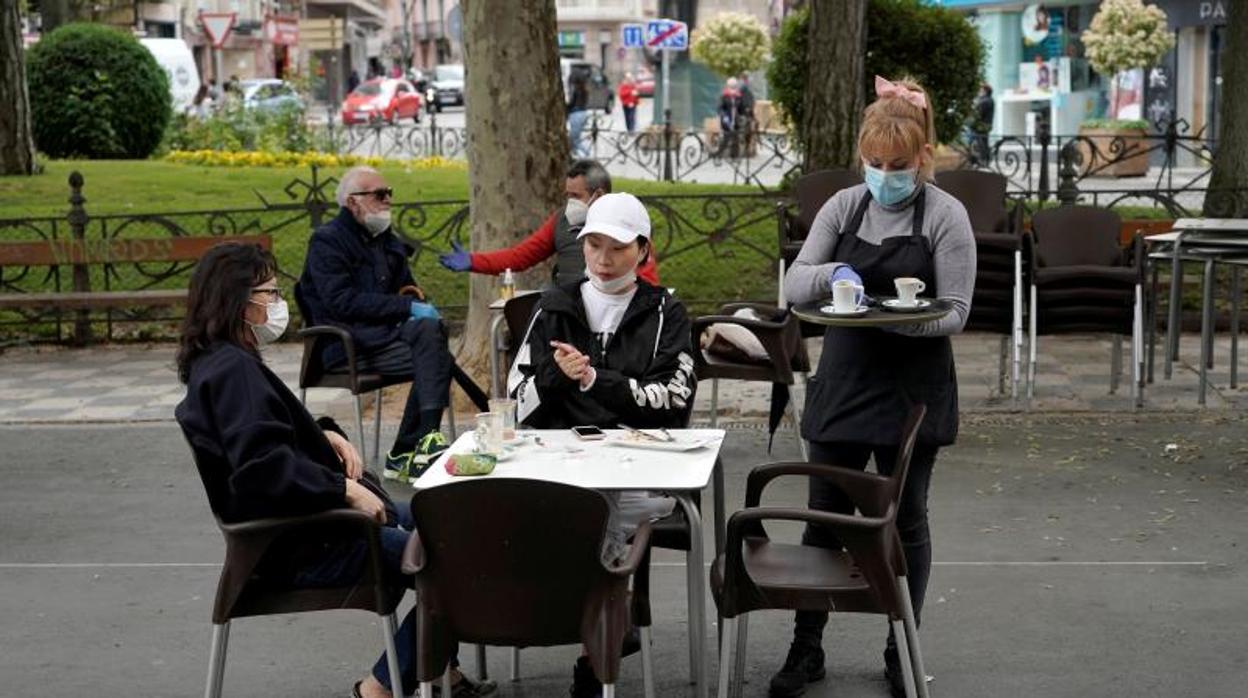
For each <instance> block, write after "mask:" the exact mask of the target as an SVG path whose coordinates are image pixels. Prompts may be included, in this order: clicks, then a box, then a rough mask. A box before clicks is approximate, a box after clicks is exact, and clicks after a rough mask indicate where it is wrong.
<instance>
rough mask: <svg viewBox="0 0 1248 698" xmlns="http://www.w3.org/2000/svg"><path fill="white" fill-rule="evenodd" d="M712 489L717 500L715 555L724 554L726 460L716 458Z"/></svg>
mask: <svg viewBox="0 0 1248 698" xmlns="http://www.w3.org/2000/svg"><path fill="white" fill-rule="evenodd" d="M711 489H712V490H713V496H714V499H715V531H714V533H715V554H716V555H719V554H720V553H722V552H724V515H725V512H726V511H727V509H726V508H725V504H724V498H725V496H724V458H723V456H716V457H715V469H714V470H713V471H711Z"/></svg>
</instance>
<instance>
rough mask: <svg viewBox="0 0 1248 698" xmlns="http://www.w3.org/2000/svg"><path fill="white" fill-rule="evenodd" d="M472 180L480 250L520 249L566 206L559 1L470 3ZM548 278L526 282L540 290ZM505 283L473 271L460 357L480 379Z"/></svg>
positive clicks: (523, 283)
mask: <svg viewBox="0 0 1248 698" xmlns="http://www.w3.org/2000/svg"><path fill="white" fill-rule="evenodd" d="M461 7H462V8H463V11H464V39H465V41H464V70H465V82H464V89H465V99H466V101H467V103H468V104H470V105H472V106H471V107H469V109H468V112H467V114H468V115H467V126H468V180H469V182H470V194H469V200H470V205H471V213H470V215H469V224H470V225H471V227H472V235H471V240H472V249H473V250H495V249H498V248H500V247H508V246H510V245H514V244H515V243H516V242H517V241H519V240H520V239H522V238H523V237H525V236H526V235H528V233H530V232H532V231H533V230H535V229H536V228H537V227H538V226H539V225H540V224H541V223H542V221H544V220H545V219H546V218H547V217H548V216H549V215H550V214H551V212H552V211H554V210H555V209H556V208H557V207H558V206H559V205H560V204H561V203H562V200H563V186H564V184H563V180H564V175H565V172H566V166H567V163H568V136H567V130H566V127H565V123H564V119H565V115H564V102H563V85H562V80H561V77H560V68H559V55H558V51H557V48H556V45H557V44H556V33H555V0H516V1H515V2H510V3H508V4H507V11H506V12H500V11H499V10H498V6H497V4H496V3H493V2H490V0H461ZM547 274H548V272H546V273H543V271H541V270H530V271H529V272H527V273H525V274H521V275H519V276H518V278H517V280H516V286H517V287H518V288H522V289H524V288H529V289H536V288H540V287H541V286H542V284H543V283H545V282H546V281H547V279H548V278H549V277H548V275H547ZM500 286H501V279H499V278H497V277H493V276H486V275H483V274H473V276H472V281H471V284H470V286H469V296H468V304H469V307H468V322H467V324H466V326H465V328H464V334H463V345H462V346H461V348H460V351H459V353H458V357H459V362H460V365H461V366H463V368H464V370H465V371H468V372H469V373H470V374H472V375H473V376H474V377H476V378H483V377H487V376H488V375H489V351H490V320H491V314H490V309H489V304H490V301H492V300H494V299H495V298H498V294H499V288H500Z"/></svg>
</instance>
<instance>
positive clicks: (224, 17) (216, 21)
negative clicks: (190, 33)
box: [199, 12, 238, 48]
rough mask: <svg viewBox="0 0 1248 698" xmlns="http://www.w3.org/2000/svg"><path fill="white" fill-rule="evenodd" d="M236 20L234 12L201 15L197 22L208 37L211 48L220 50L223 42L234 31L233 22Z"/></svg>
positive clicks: (236, 15)
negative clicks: (202, 25)
mask: <svg viewBox="0 0 1248 698" xmlns="http://www.w3.org/2000/svg"><path fill="white" fill-rule="evenodd" d="M237 18H238V13H236V12H222V13H217V14H208V13H203V14H201V15H200V16H199V21H200V22H203V24H204V33H205V34H207V35H208V40H209V41H211V42H212V46H213V48H221V47H222V46H224V45H225V40H226V39H228V38H230V32H231V31H233V30H234V21H235V20H236V19H237Z"/></svg>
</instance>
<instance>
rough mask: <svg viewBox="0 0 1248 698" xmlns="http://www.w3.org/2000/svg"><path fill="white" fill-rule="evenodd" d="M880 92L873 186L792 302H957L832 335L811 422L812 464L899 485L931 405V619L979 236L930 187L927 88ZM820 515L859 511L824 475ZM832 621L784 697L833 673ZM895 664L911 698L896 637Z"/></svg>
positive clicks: (915, 471)
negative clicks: (904, 450)
mask: <svg viewBox="0 0 1248 698" xmlns="http://www.w3.org/2000/svg"><path fill="white" fill-rule="evenodd" d="M875 91H876V96H877V99H876V101H875V102H873V103H872V104H871V105H870V106H868V107H867V109H866V111H865V113H864V114H863V120H862V129H861V131H860V132H859V134H858V152H859V156H860V157H861V160H862V168H863V175H864V177H863V179H864V180H865V184H862V185H858V186H856V187H852V188H850V189H845V190H842V191H840V192H838V193H837V194H836V195H835V196H833V197H832V198H831V199H830V200H829V201H828V202H827V203H826V204H824V206H823V208H821V209H820V210H819V214H818V216H816V218H815V222H814V225H813V226H812V228H811V232H810V236H809V237H807V238H806V242H805V244H804V245H803V246H802V251H801V253H800V254H799V255H798V257H797V261H796V262H795V263H794V264H793V267H792V268H791V269H790V270H789V273H788V275H787V276H786V277H785V280H784V292H785V296H786V297H787V298H788V301H789V302H790V303H803V302H807V301H812V300H816V299H820V298H826V297H828V296H830V295H831V293H832V283H833V282H834V281H839V280H842V279H847V280H850V281H853V282H854V283H856V284H859V285H862V286H863V287H865V289H866V293H867V294H868V295H870V296H874V297H880V296H890V295H894V294H895V293H896V291H895V287H894V283H893V280H894V279H896V278H899V277H915V278H918V279H921V280H922V281H923V283H924V284H925V285H926V288H927V289H935V295H936V296H937V297H939V298H941V299H944V300H946V301H949V302H950V303H951V304H952V306H953V310H952V311H951V312H950V313H949V314H948V315H946V316H944V317H942V318H941V319H939V320H933V321H931V322H927V323H922V324H918V325H906V326H896V327H887V328H851V327H829V328H828V330H827V332H826V333H825V334H824V338H823V353H822V355H821V356H820V360H819V370H818V372H817V375H816V376H815V377H814V378H812V379H810V381H809V383H808V384H807V389H806V410H805V415H804V417H803V419H802V436H803V437H804V438H805V439H807V440H808V441H809V442H810V459H811V461H812V462H815V463H831V464H835V465H838V466H843V467H847V468H857V469H859V470H862V469H864V468H865V467H866V464H867V460H868V459H870V458H872V457H874V459H875V468H876V471H877V472H879V473H880V474H883V475H887V474H889V473H890V472H891V471H892V468H893V465H894V462H895V460H896V457H897V449H898V446H899V444H900V441H901V432H902V427H903V423H904V421H905V419H906V416H907V414H908V412H909V410H910V407H911V406H912V405H914V404H916V403H922V404H925V405H926V406H927V418H926V419H925V420H924V422H923V425H922V427H921V428H920V431H919V437H918V443H917V444H916V446H915V449H914V453H913V456H912V458H911V461H910V472H909V475H908V477H907V479H906V484H905V489H904V491H903V492H902V495H901V506H900V508H899V510H898V514H897V528H898V531H899V533H900V534H901V541H902V546H903V549H904V554H905V558H906V567H907V569H908V570H909V583H910V596H911V600H912V602H913V604H914V613H915V618H916V620H917V618H918V617H919V613H920V611H921V609H922V608H923V597H924V595H925V592H926V590H927V581H928V576H929V574H930V572H931V564H932V546H931V539H930V537H929V534H928V525H927V490H928V483H929V482H930V481H931V475H932V466H933V465H934V463H935V462H936V454H937V451H938V450H939V449H940V447H941V446H945V445H948V444H952V443H953V442H954V438H955V437H956V436H957V432H958V387H957V379H956V377H955V373H954V367H953V351H952V347H951V346H950V341H949V336H950V335H953V334H956V333H958V332H960V331H961V330H962V327H963V325H964V324H965V323H966V318H967V316H968V314H969V313H970V307H971V291H972V289H973V288H974V287H975V238H974V235H973V234H972V232H971V224H970V221H969V219H968V218H967V215H966V210H965V209H964V208H963V207H962V204H960V203H958V201H957V200H956V199H954V198H953V197H952V196H950V195H949V194H947V193H945V192H943V191H941V190H940V189H938V188H936V187H935V186H934V185H933V184H931V183H930V182H931V178H932V167H933V151H932V146H933V143H934V142H935V139H934V136H935V133H934V128H933V125H932V111H931V106H930V103H929V101H928V98H927V94H926V93H925V92H924V90H923V88H922V87H920V86H919V85H918V84H917V83H915V82H912V81H909V80H901V81H898V82H896V83H894V82H889V81H888V80H885V79H883V78H881V77H878V76H877V77H876V79H875ZM809 506H810V508H811V509H816V510H821V511H832V512H840V513H852V512H853V505H852V503H850V501H849V500H848V499H847V498H846V497H845V496H844V495H843V494H841V492H840V491H839V490H838V489H837V488H836V487H835V486H833V485H832V484H830V483H829V482H827V481H825V480H823V479H820V478H817V477H812V478H811V479H810V495H809ZM802 544H803V545H814V546H819V547H824V548H834V549H838V550H839V549H840V548H841V544H840V542H839V541H838V540H837V539H836V537H835V536H833V535H832V534H831V532H830V531H828V530H827V529H825V528H824V527H822V526H818V525H808V526H807V527H806V530H805V532H804V533H803V534H802ZM826 623H827V614H826V613H821V612H812V611H798V612H797V617H796V628H795V629H794V633H793V635H794V637H793V644H792V646H791V647H790V649H789V654H788V658H787V659H786V661H785V663H784V667H783V668H782V669H781V670H780V671H779V672H778V673H777V674H776V675H775V676H774V677H773V678H772V680H771V695H772V696H796V695H800V694H801V693H803V692H804V691H805V689H806V684H808V683H810V682H813V681H818V680H819V679H822V678H823V677H824V674H825V670H824V654H823V648H822V637H823V627H824V625H825V624H826ZM884 660H885V674H886V676H887V678H888V680H889V684H890V687H891V689H892V691H893V694H894V695H904V688H903V680H902V672H901V664H900V662H899V660H898V656H897V648H896V645H895V644H894V640H893V637H892V633H891V631H890V634H889V638H888V644H887V647H886V649H885V651H884Z"/></svg>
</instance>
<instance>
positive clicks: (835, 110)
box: [802, 0, 867, 172]
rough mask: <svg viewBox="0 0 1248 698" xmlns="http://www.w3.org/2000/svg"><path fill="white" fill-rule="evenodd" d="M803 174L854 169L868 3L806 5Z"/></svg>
mask: <svg viewBox="0 0 1248 698" xmlns="http://www.w3.org/2000/svg"><path fill="white" fill-rule="evenodd" d="M808 36H809V43H808V46H809V49H808V51H809V54H808V55H809V64H808V65H809V67H808V70H807V73H806V93H805V96H804V99H805V101H804V103H803V105H802V109H803V112H804V113H803V116H802V118H803V121H805V124H804V125H803V129H802V131H803V133H804V134H805V141H806V143H805V146H806V153H805V170H806V171H807V172H815V171H817V170H824V169H828V168H831V167H853V166H854V164H855V162H856V159H857V138H858V124H859V123H860V122H861V120H862V109H863V106H864V102H863V99H864V98H863V94H862V86H863V84H864V80H863V74H862V71H863V69H864V61H865V56H864V54H865V53H866V51H865V47H866V45H867V0H841V1H840V2H812V3H810V29H809V34H808Z"/></svg>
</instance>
